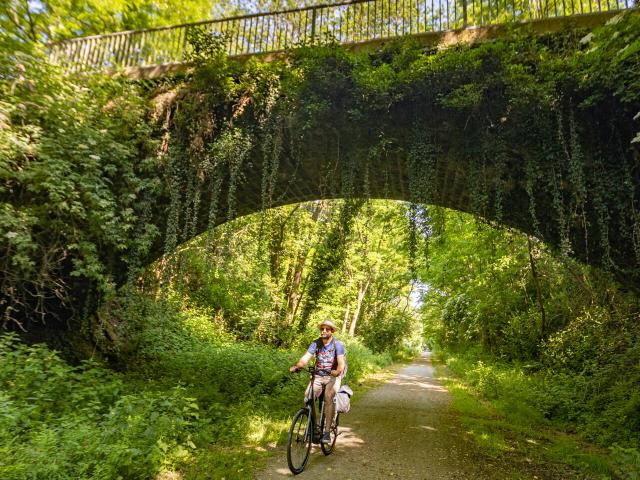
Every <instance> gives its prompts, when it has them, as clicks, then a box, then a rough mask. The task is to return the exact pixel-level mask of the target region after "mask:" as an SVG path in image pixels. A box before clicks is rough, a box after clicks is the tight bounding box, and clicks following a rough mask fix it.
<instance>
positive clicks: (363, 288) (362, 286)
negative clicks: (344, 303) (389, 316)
mask: <svg viewBox="0 0 640 480" xmlns="http://www.w3.org/2000/svg"><path fill="white" fill-rule="evenodd" d="M368 288H369V279H367V282H366V283H364V282H363V281H362V280H360V281H359V282H358V300H357V303H356V309H355V311H354V312H353V318H352V319H351V325H349V335H351V336H352V337H353V336H354V335H355V334H356V325H357V323H358V317H359V316H360V309H361V308H362V302H363V300H364V296H365V294H366V293H367V289H368Z"/></svg>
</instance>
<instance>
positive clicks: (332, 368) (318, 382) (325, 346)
mask: <svg viewBox="0 0 640 480" xmlns="http://www.w3.org/2000/svg"><path fill="white" fill-rule="evenodd" d="M318 328H320V338H319V339H317V340H314V341H313V342H312V343H311V345H309V348H308V349H307V352H306V353H305V354H304V355H303V356H302V357H300V360H298V362H297V363H296V364H295V365H293V366H292V367H291V368H289V371H291V372H295V371H296V370H299V369H301V368H303V367H304V366H305V365H306V364H307V362H308V361H309V360H310V359H311V357H312V356H313V355H314V354H315V356H316V370H317V371H318V374H317V375H316V376H315V380H314V383H313V392H314V400H315V399H317V398H318V396H319V395H320V393H321V392H322V387H323V386H324V387H325V392H324V399H325V418H330V419H331V421H328V422H325V425H324V434H323V435H322V440H321V441H322V443H329V442H330V441H331V436H330V433H329V432H330V431H331V423H332V421H333V416H334V408H335V404H334V403H333V399H334V397H335V396H336V392H337V391H338V390H340V383H341V382H342V376H343V373H344V369H345V360H344V356H345V348H344V343H342V342H341V341H340V340H336V339H335V338H333V332H335V331H336V326H335V325H334V324H333V322H332V321H331V320H324V321H323V322H322V323H321V324H320V325H318ZM310 389H311V383H309V386H308V387H307V390H306V392H305V398H306V396H307V395H308V394H309V390H310Z"/></svg>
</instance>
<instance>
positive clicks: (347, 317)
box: [342, 300, 351, 333]
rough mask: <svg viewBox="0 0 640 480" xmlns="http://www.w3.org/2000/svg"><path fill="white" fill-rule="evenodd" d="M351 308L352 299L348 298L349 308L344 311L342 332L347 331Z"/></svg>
mask: <svg viewBox="0 0 640 480" xmlns="http://www.w3.org/2000/svg"><path fill="white" fill-rule="evenodd" d="M350 310H351V300H347V310H346V311H345V312H344V321H343V322H342V333H347V323H349V311H350Z"/></svg>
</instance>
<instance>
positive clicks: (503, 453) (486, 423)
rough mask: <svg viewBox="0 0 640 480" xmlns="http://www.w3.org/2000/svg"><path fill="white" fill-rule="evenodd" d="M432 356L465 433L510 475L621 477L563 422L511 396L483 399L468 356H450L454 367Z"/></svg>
mask: <svg viewBox="0 0 640 480" xmlns="http://www.w3.org/2000/svg"><path fill="white" fill-rule="evenodd" d="M433 360H434V364H435V366H436V374H437V376H438V378H439V380H440V381H442V382H443V384H444V385H445V386H446V387H447V389H448V390H449V392H450V393H451V395H452V399H453V404H452V407H453V409H454V410H455V412H456V413H457V414H458V415H459V418H460V421H461V423H462V425H463V427H464V429H465V431H466V433H467V434H468V435H469V436H470V437H471V438H472V439H473V441H474V442H475V444H476V445H477V446H478V448H479V450H480V452H481V453H482V454H484V455H486V456H487V457H489V458H492V459H495V460H499V461H501V464H502V466H503V468H505V469H506V470H507V471H508V472H509V474H510V475H511V477H512V478H513V479H525V478H526V479H556V478H557V479H560V478H572V479H584V480H587V479H600V480H605V479H613V478H624V477H621V476H619V475H618V474H617V472H616V468H615V465H614V462H613V461H612V458H611V455H610V452H608V451H607V450H605V449H603V448H601V447H596V446H594V445H591V444H589V443H587V442H586V441H584V440H583V439H582V438H580V437H579V436H578V435H575V434H572V433H570V432H567V431H564V430H563V428H564V427H565V426H563V425H558V424H554V423H552V422H550V421H548V420H546V419H544V417H542V416H541V415H540V414H539V413H537V412H535V411H534V410H532V409H531V408H530V407H529V406H527V405H526V404H525V403H523V402H518V401H517V398H512V399H509V398H505V397H504V396H496V397H495V398H491V399H487V398H486V396H484V395H483V394H482V393H481V390H480V388H478V386H477V385H474V383H475V382H474V381H473V380H475V379H471V378H470V374H471V373H470V372H472V371H473V365H472V364H471V363H469V362H470V361H469V360H466V361H465V360H461V359H459V358H458V359H456V362H455V365H454V368H455V370H454V369H452V368H449V366H448V365H447V364H449V365H451V364H452V362H451V361H450V358H449V359H446V358H445V357H444V356H443V355H436V356H434V359H433ZM447 360H449V361H448V362H447ZM484 368H491V367H490V366H487V365H484ZM629 478H630V477H629Z"/></svg>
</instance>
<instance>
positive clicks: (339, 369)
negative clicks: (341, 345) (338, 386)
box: [331, 355, 344, 377]
mask: <svg viewBox="0 0 640 480" xmlns="http://www.w3.org/2000/svg"><path fill="white" fill-rule="evenodd" d="M342 372H344V355H338V367H337V368H336V369H335V370H331V375H332V376H334V377H338V376H340V375H342Z"/></svg>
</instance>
